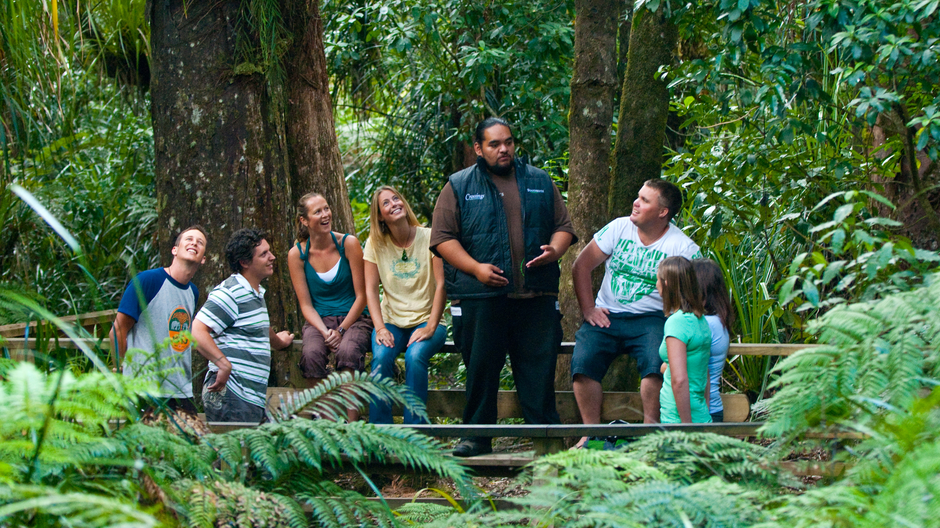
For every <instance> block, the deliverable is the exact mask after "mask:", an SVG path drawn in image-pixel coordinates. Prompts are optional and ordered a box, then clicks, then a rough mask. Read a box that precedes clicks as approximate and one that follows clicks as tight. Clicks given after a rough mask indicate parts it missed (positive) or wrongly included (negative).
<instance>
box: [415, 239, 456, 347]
mask: <svg viewBox="0 0 940 528" xmlns="http://www.w3.org/2000/svg"><path fill="white" fill-rule="evenodd" d="M431 270H432V271H433V272H434V282H435V286H434V301H432V303H431V317H429V318H428V324H427V326H425V327H424V328H419V329H418V330H415V331H414V332H412V333H411V339H410V340H409V341H408V344H409V345H410V344H412V343H415V342H417V341H424V340H425V339H430V338H431V336H433V335H434V332H436V331H437V325H439V324H440V323H441V316H442V315H444V304H445V302H446V301H447V292H446V290H445V289H444V261H443V260H441V259H439V258H437V257H431Z"/></svg>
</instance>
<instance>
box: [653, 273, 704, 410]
mask: <svg viewBox="0 0 940 528" xmlns="http://www.w3.org/2000/svg"><path fill="white" fill-rule="evenodd" d="M656 289H657V290H659V294H660V295H661V296H662V298H663V313H665V314H666V317H668V319H666V325H665V327H664V329H663V342H662V344H661V345H660V347H659V357H660V358H661V359H662V360H663V369H664V371H663V374H664V379H663V388H662V390H661V391H660V392H659V419H660V421H661V422H662V423H680V422H681V423H710V422H711V421H712V418H711V415H710V414H709V413H708V399H707V393H708V359H709V357H710V356H711V344H712V331H711V329H710V328H709V326H708V322H707V321H706V320H705V317H704V313H705V308H704V306H703V303H702V296H701V292H700V291H699V287H698V281H697V280H696V276H695V270H694V269H693V268H692V263H691V262H689V260H688V259H686V258H685V257H668V258H666V259H664V260H663V261H662V262H660V263H659V269H658V270H657V272H656Z"/></svg>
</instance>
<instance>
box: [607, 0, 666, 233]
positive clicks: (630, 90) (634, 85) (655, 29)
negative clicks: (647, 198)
mask: <svg viewBox="0 0 940 528" xmlns="http://www.w3.org/2000/svg"><path fill="white" fill-rule="evenodd" d="M663 11H664V8H663V7H660V9H659V11H656V12H650V11H648V10H647V9H645V8H643V9H638V10H637V11H636V12H634V14H633V26H632V30H631V31H630V49H629V59H628V61H627V73H626V75H625V77H624V81H623V92H622V94H621V97H620V117H619V119H618V121H617V122H618V126H617V141H616V144H615V146H614V171H613V174H612V176H611V180H610V197H609V198H610V200H609V202H608V203H609V213H610V216H611V217H618V216H625V215H628V214H630V211H631V210H632V208H633V201H634V200H635V199H636V194H637V192H638V191H639V190H640V187H642V186H643V182H644V181H646V180H648V179H650V178H658V177H659V176H660V174H661V173H662V172H661V171H662V164H663V141H664V139H665V133H666V118H667V117H668V115H669V87H668V86H667V84H666V81H664V80H662V79H660V76H659V75H658V74H657V71H658V70H659V68H660V66H665V65H668V64H670V63H671V62H672V57H673V52H674V50H675V48H676V43H677V41H678V34H679V32H678V30H677V28H676V26H675V24H673V23H672V22H671V21H670V20H669V18H668V17H667V16H666V15H665V14H664V12H663Z"/></svg>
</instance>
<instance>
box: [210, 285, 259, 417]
mask: <svg viewBox="0 0 940 528" xmlns="http://www.w3.org/2000/svg"><path fill="white" fill-rule="evenodd" d="M260 290H261V291H260V292H257V291H255V290H254V288H252V287H251V285H250V284H249V283H248V280H247V279H245V278H244V277H242V276H241V274H239V273H234V274H232V275H231V276H230V277H229V278H227V279H225V281H224V282H222V284H219V285H218V286H216V287H215V288H214V289H213V290H212V291H211V292H209V298H208V299H206V303H205V304H204V305H202V308H201V309H200V310H199V313H197V314H196V319H197V320H199V321H202V322H203V323H204V324H205V325H206V326H208V327H209V330H210V331H211V333H212V338H213V340H214V341H215V344H216V346H218V347H219V350H221V351H222V353H223V354H225V357H227V358H228V360H229V361H230V362H231V363H232V374H231V376H230V377H229V379H228V383H227V384H226V387H227V388H228V390H230V391H232V393H233V394H235V396H238V397H239V398H241V399H242V400H244V401H246V402H248V403H250V404H252V405H257V406H259V407H264V406H265V397H266V394H265V393H266V392H267V389H268V374H269V373H270V372H271V336H270V333H269V328H270V326H271V323H270V321H269V319H268V307H267V305H266V304H265V302H264V288H260ZM218 370H219V367H217V366H216V365H215V364H214V363H211V362H210V363H209V371H210V372H217V371H218ZM207 376H208V374H207Z"/></svg>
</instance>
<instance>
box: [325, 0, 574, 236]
mask: <svg viewBox="0 0 940 528" xmlns="http://www.w3.org/2000/svg"><path fill="white" fill-rule="evenodd" d="M322 9H323V18H324V33H325V35H324V40H325V43H326V53H327V65H328V68H329V69H330V73H331V75H332V76H333V79H334V86H335V89H334V99H333V100H334V101H335V106H336V113H337V117H338V122H340V123H347V124H346V125H343V126H341V127H340V130H339V131H338V132H339V134H340V137H341V143H343V142H345V147H346V150H347V152H346V156H347V159H348V163H349V166H348V170H347V183H348V184H349V187H350V193H351V197H352V199H353V200H354V201H357V202H359V203H361V204H368V203H369V201H370V200H371V191H372V189H374V188H375V187H377V186H379V185H382V184H391V185H395V186H397V187H399V188H400V189H401V190H402V192H404V193H405V195H406V196H408V198H409V199H410V201H411V204H412V207H414V209H415V212H416V213H417V214H418V215H419V216H422V217H424V218H430V216H431V211H432V210H433V207H434V203H435V201H436V200H437V195H438V193H439V192H440V189H441V187H442V186H443V184H444V178H446V177H447V176H448V175H449V174H450V173H451V172H455V171H457V170H459V169H462V168H463V167H464V166H465V162H466V160H467V155H468V153H467V151H468V149H470V147H471V143H470V137H471V135H472V130H473V127H475V126H476V123H477V122H479V121H480V120H482V119H483V118H485V117H487V116H490V115H499V116H503V117H506V118H507V119H509V120H511V121H512V122H513V123H516V125H517V130H516V133H517V135H518V136H519V137H520V138H523V142H522V143H521V144H520V147H521V150H520V152H519V153H520V154H521V155H526V156H528V157H529V158H530V160H531V161H532V162H533V163H534V164H535V165H538V166H542V165H546V164H548V163H550V162H552V161H553V160H556V159H560V158H562V157H563V156H564V155H565V153H566V151H567V142H568V131H567V106H568V98H569V78H570V76H571V57H572V53H573V46H574V43H573V39H574V27H573V25H572V23H571V22H572V17H573V4H572V2H571V1H570V0H535V1H532V0H528V1H517V0H509V1H501V2H492V3H491V2H474V1H470V0H458V1H452V0H434V1H413V0H392V1H372V0H363V1H358V2H337V1H333V0H326V1H325V2H324V3H323V8H322ZM469 156H470V157H469V161H472V160H473V159H475V157H476V155H475V154H472V151H470V152H469ZM366 214H368V213H367V211H366Z"/></svg>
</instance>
